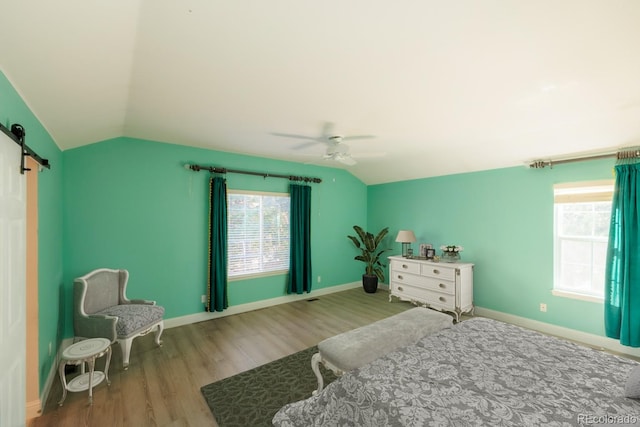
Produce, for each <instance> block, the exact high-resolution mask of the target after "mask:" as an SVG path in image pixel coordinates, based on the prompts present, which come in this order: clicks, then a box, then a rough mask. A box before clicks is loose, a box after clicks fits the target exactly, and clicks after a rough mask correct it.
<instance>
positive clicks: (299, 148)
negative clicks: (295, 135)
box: [293, 141, 321, 150]
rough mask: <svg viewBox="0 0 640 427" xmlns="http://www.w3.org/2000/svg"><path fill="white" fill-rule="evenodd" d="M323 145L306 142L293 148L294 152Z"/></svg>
mask: <svg viewBox="0 0 640 427" xmlns="http://www.w3.org/2000/svg"><path fill="white" fill-rule="evenodd" d="M318 144H321V142H320V141H313V142H305V143H303V144H298V145H296V146H295V147H293V149H294V150H304V149H305V148H308V147H313V146H314V145H318Z"/></svg>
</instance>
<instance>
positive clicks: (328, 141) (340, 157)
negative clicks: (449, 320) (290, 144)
mask: <svg viewBox="0 0 640 427" xmlns="http://www.w3.org/2000/svg"><path fill="white" fill-rule="evenodd" d="M272 135H275V136H283V137H285V138H296V139H303V140H309V141H310V142H305V143H303V144H300V145H298V146H296V147H294V150H301V149H304V148H307V147H310V146H313V145H316V144H325V145H327V151H326V153H325V154H324V156H323V157H322V158H323V159H325V160H335V161H337V162H340V163H342V164H345V165H348V166H352V165H355V164H356V161H355V160H354V159H353V157H351V154H350V152H349V146H348V145H347V144H345V143H344V141H346V140H355V139H370V138H375V136H374V135H349V136H343V135H339V134H336V133H334V132H333V123H330V122H327V123H325V124H324V126H323V127H322V133H321V134H320V136H316V137H314V136H308V135H296V134H291V133H278V132H273V133H272Z"/></svg>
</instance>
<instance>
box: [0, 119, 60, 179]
mask: <svg viewBox="0 0 640 427" xmlns="http://www.w3.org/2000/svg"><path fill="white" fill-rule="evenodd" d="M0 130H2V132H4V133H5V135H7V136H8V137H9V138H11V139H12V140H13V141H14V142H15V143H16V144H18V145H19V146H20V147H22V160H21V161H20V173H24V171H28V170H30V169H29V168H25V167H24V156H29V157H32V158H33V159H34V160H35V161H36V162H38V163H39V164H40V166H43V167H45V168H47V169H51V165H50V164H49V160H47V159H43V158H42V157H40V156H38V153H36V152H35V151H33V150H32V149H31V148H29V146H28V145H27V144H25V143H24V135H25V131H24V128H23V127H22V125H19V124H17V123H14V124H13V125H11V129H9V128H7V127H6V126H5V125H3V124H2V123H0Z"/></svg>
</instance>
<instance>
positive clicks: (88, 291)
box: [74, 268, 129, 314]
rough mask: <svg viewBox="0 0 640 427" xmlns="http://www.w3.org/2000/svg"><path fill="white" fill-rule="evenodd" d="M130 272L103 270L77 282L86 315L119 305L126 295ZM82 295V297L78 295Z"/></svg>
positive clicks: (93, 272) (78, 279) (80, 278)
mask: <svg viewBox="0 0 640 427" xmlns="http://www.w3.org/2000/svg"><path fill="white" fill-rule="evenodd" d="M128 279H129V272H128V271H126V270H111V269H106V268H101V269H99V270H94V271H92V272H91V273H89V274H87V275H85V276H82V277H79V278H77V279H76V280H75V285H74V286H76V287H78V286H80V287H81V288H84V295H82V289H76V290H75V292H76V295H77V296H78V297H80V298H82V299H83V303H82V308H83V309H84V312H85V313H86V314H93V313H97V312H98V311H101V310H104V309H105V308H108V307H113V306H114V305H119V304H120V303H121V301H122V297H123V296H124V293H125V288H126V285H127V280H128ZM78 293H80V295H78Z"/></svg>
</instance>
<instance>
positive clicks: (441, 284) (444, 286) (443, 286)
mask: <svg viewBox="0 0 640 427" xmlns="http://www.w3.org/2000/svg"><path fill="white" fill-rule="evenodd" d="M438 286H440V288H441V289H444V288H446V287H447V285H445V284H444V283H440V284H439V285H438Z"/></svg>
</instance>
